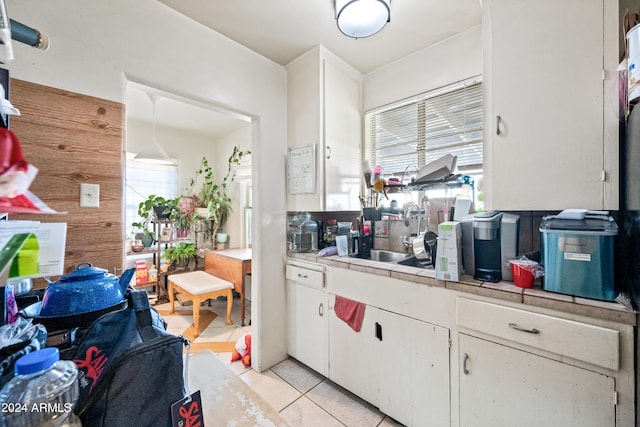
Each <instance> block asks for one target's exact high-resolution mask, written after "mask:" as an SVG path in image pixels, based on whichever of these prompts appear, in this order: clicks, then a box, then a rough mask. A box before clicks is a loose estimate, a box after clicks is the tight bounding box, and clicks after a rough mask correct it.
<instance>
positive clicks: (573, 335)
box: [456, 298, 620, 370]
mask: <svg viewBox="0 0 640 427" xmlns="http://www.w3.org/2000/svg"><path fill="white" fill-rule="evenodd" d="M456 319H457V324H458V325H459V326H463V327H465V328H468V329H472V330H475V331H479V332H483V333H485V334H489V335H493V336H496V337H499V338H504V339H507V340H511V341H514V342H517V343H520V344H525V345H529V346H532V347H535V348H539V349H541V350H546V351H549V352H552V353H556V354H559V355H562V356H567V357H570V358H572V359H576V360H580V361H583V362H587V363H591V364H593V365H597V366H602V367H604V368H609V369H614V370H618V368H619V351H620V344H619V341H620V338H619V332H618V331H616V330H613V329H607V328H602V327H599V326H594V325H589V324H586V323H581V322H575V321H572V320H566V319H560V318H558V317H553V316H547V315H544V314H538V313H532V312H529V311H525V310H519V309H515V308H510V307H504V306H500V305H496V304H491V303H486V302H482V301H475V300H470V299H467V298H458V299H457V302H456Z"/></svg>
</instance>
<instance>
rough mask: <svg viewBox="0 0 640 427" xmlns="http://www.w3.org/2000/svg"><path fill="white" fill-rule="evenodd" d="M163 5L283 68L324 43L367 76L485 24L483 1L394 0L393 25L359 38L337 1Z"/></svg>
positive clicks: (177, 1) (178, 1)
mask: <svg viewBox="0 0 640 427" xmlns="http://www.w3.org/2000/svg"><path fill="white" fill-rule="evenodd" d="M158 1H159V2H160V3H164V4H166V5H167V6H169V7H171V8H172V9H175V10H176V11H178V12H180V13H182V14H184V15H186V16H188V17H191V18H192V19H194V20H195V21H198V22H200V23H201V24H203V25H205V26H207V27H209V28H212V29H213V30H215V31H217V32H218V33H221V34H224V35H225V36H227V37H229V38H230V39H232V40H235V41H237V42H238V43H240V44H242V45H244V46H246V47H248V48H250V49H252V50H254V51H256V52H258V53H260V54H262V55H263V56H266V57H267V58H270V59H272V60H273V61H275V62H277V63H278V64H280V65H286V64H288V63H289V62H290V61H291V60H292V59H294V58H296V57H298V56H299V55H301V54H302V53H304V52H306V51H307V50H309V49H311V48H312V47H314V46H316V45H318V44H322V45H323V46H325V47H326V48H327V49H329V50H330V51H331V52H333V53H334V54H336V55H338V56H339V57H340V58H342V59H343V60H344V61H346V62H348V63H349V64H351V65H352V66H353V67H354V68H356V69H357V70H359V71H360V72H361V73H363V74H366V73H368V72H370V71H373V70H375V69H376V68H378V67H380V66H382V65H384V64H388V63H390V62H393V61H395V60H397V59H400V58H402V57H404V56H407V55H408V54H410V53H412V52H415V51H417V50H420V49H422V48H424V47H427V46H430V45H432V44H434V43H437V42H439V41H442V40H444V39H446V38H449V37H451V36H453V35H455V34H458V33H461V32H463V31H465V30H468V29H469V28H471V27H474V26H476V25H479V24H480V23H481V7H480V0H391V21H390V22H389V23H388V24H387V25H386V26H385V27H384V28H383V29H382V31H380V32H379V33H378V34H375V35H373V36H371V37H367V38H364V39H357V40H356V39H352V38H350V37H347V36H345V35H343V34H342V33H341V32H340V30H338V27H337V26H336V20H335V10H334V0H225V1H223V0H213V1H205V0H158Z"/></svg>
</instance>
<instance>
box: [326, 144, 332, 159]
mask: <svg viewBox="0 0 640 427" xmlns="http://www.w3.org/2000/svg"><path fill="white" fill-rule="evenodd" d="M330 158H331V147H330V146H329V145H327V160H329V159H330Z"/></svg>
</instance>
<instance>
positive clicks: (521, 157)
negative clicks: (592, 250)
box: [483, 0, 617, 210]
mask: <svg viewBox="0 0 640 427" xmlns="http://www.w3.org/2000/svg"><path fill="white" fill-rule="evenodd" d="M603 19H604V16H603V1H602V0H563V1H560V2H559V1H556V0H537V1H527V0H487V1H485V2H484V3H483V31H484V33H483V37H484V39H485V43H487V44H485V46H484V49H483V52H484V53H483V54H484V84H485V95H486V100H485V106H486V108H485V120H484V137H485V156H484V161H485V189H484V193H485V194H484V196H485V201H486V206H487V207H488V208H489V209H509V210H548V209H554V210H555V209H564V208H571V207H576V206H580V207H583V208H589V209H602V208H604V207H603V203H604V202H603V200H604V188H605V183H604V182H603V178H602V171H603V168H604V166H603V165H604V163H605V161H604V157H603V156H604V154H603V153H604V151H605V150H607V149H609V147H606V146H605V143H604V139H603V138H604V136H603V135H604V130H603V126H604V124H603V108H604V104H603V96H604V95H603V87H604V86H603V68H604V65H603V58H604V47H603V32H604V28H603V25H604V24H603ZM612 72H613V73H615V71H612ZM498 132H499V133H498ZM609 143H610V144H609V145H611V146H613V144H614V143H615V145H616V146H617V140H616V141H609ZM616 150H617V149H616ZM609 172H611V171H609ZM612 209H614V208H612Z"/></svg>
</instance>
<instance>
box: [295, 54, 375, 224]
mask: <svg viewBox="0 0 640 427" xmlns="http://www.w3.org/2000/svg"><path fill="white" fill-rule="evenodd" d="M286 70H287V145H288V147H289V148H296V147H305V146H310V145H313V146H315V155H316V162H315V171H314V172H315V176H314V178H315V184H316V185H315V192H311V193H309V194H290V193H289V191H288V192H287V209H288V210H290V211H348V210H359V209H360V202H359V198H358V196H359V194H360V193H359V192H360V188H361V173H360V157H361V156H360V145H361V139H362V130H361V129H362V119H361V113H360V111H361V82H362V75H361V74H360V73H358V72H357V71H356V70H355V69H353V68H352V67H350V66H349V65H348V64H346V63H345V62H343V61H342V60H341V59H339V58H338V57H336V56H335V55H333V54H332V53H331V52H329V51H327V50H326V49H324V48H323V47H322V46H318V47H316V48H314V49H312V50H311V51H309V52H307V53H305V54H304V55H302V56H300V57H299V58H297V59H295V60H293V61H292V62H291V63H289V64H288V65H287V66H286Z"/></svg>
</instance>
